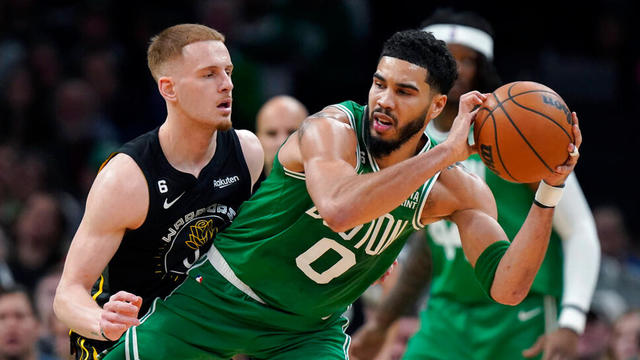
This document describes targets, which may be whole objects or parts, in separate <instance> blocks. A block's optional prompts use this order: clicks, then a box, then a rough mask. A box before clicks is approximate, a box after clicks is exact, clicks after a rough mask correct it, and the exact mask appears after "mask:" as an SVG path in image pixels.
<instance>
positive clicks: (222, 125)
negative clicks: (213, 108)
mask: <svg viewBox="0 0 640 360" xmlns="http://www.w3.org/2000/svg"><path fill="white" fill-rule="evenodd" d="M231 126H233V124H232V123H231V119H230V118H226V119H224V120H222V121H220V122H218V126H216V128H217V129H218V130H220V131H226V130H229V129H231Z"/></svg>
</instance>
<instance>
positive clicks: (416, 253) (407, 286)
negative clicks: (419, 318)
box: [372, 231, 432, 329]
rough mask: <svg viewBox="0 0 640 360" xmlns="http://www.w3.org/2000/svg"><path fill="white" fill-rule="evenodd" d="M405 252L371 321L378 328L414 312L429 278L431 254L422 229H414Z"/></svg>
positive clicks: (387, 326) (386, 326)
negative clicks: (397, 275) (397, 270)
mask: <svg viewBox="0 0 640 360" xmlns="http://www.w3.org/2000/svg"><path fill="white" fill-rule="evenodd" d="M407 245H408V246H409V248H408V251H409V253H408V256H407V259H406V261H405V262H404V263H403V264H402V267H401V271H400V274H399V277H398V281H397V282H396V284H395V286H394V287H393V289H391V291H390V292H389V294H388V295H387V296H386V297H385V298H384V299H383V300H382V302H381V303H380V304H379V305H378V308H377V309H376V311H375V313H374V314H373V316H372V321H374V322H375V323H376V326H378V327H379V328H381V329H387V328H389V326H391V324H392V323H393V322H394V321H395V320H397V319H398V318H399V317H401V316H404V315H407V313H412V315H414V314H413V313H415V309H416V308H417V306H416V305H417V302H418V301H419V300H420V299H421V297H422V295H423V294H424V292H425V289H426V288H427V287H428V285H429V282H430V280H431V273H432V266H431V254H430V250H429V247H428V245H427V241H426V239H425V236H424V232H422V231H420V232H417V233H414V234H413V235H412V237H411V238H410V239H409V242H407Z"/></svg>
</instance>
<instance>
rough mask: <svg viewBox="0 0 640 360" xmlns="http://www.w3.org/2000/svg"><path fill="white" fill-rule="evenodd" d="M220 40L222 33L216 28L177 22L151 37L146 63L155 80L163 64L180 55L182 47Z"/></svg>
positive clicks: (221, 39) (222, 36)
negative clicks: (177, 23) (199, 42)
mask: <svg viewBox="0 0 640 360" xmlns="http://www.w3.org/2000/svg"><path fill="white" fill-rule="evenodd" d="M208 40H215V41H222V42H224V35H222V34H221V33H220V32H218V31H217V30H214V29H212V28H210V27H208V26H204V25H200V24H179V25H174V26H171V27H168V28H166V29H164V30H162V31H161V32H160V33H159V34H158V35H156V36H154V37H152V38H151V42H150V44H149V48H148V49H147V65H148V66H149V70H150V71H151V75H152V76H153V78H154V79H155V80H156V81H157V80H158V78H159V77H160V76H161V75H162V72H163V68H164V65H165V64H166V63H167V62H168V61H170V60H173V59H175V58H177V57H179V56H181V55H182V48H183V47H185V46H187V45H189V44H191V43H195V42H198V41H208Z"/></svg>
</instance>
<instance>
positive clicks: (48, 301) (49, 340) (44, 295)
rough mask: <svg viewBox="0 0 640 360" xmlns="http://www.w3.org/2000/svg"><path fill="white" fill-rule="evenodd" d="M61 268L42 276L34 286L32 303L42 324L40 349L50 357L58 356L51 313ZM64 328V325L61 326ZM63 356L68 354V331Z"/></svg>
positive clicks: (53, 318) (53, 317)
mask: <svg viewBox="0 0 640 360" xmlns="http://www.w3.org/2000/svg"><path fill="white" fill-rule="evenodd" d="M61 275H62V268H61V267H56V268H53V269H52V270H51V271H49V272H48V273H46V274H45V275H44V276H42V277H41V278H40V279H39V280H38V283H37V285H36V288H35V292H34V296H33V298H34V302H35V306H36V309H37V313H38V315H39V320H40V323H41V324H42V327H41V331H40V349H42V351H43V352H45V353H47V354H50V355H52V356H59V355H58V354H57V352H56V337H57V334H56V324H55V322H56V321H57V318H56V316H55V314H54V313H53V299H54V297H55V295H56V288H57V287H58V283H59V282H60V276H61ZM63 326H64V325H63ZM65 335H66V338H65V340H66V341H65V352H64V353H65V355H66V354H69V331H68V330H67V332H66V334H65Z"/></svg>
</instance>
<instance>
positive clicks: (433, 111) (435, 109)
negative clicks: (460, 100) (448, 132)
mask: <svg viewBox="0 0 640 360" xmlns="http://www.w3.org/2000/svg"><path fill="white" fill-rule="evenodd" d="M446 104H447V95H443V94H439V95H434V96H433V100H432V101H431V108H430V109H429V121H431V120H433V119H435V118H437V117H438V115H440V113H441V112H442V109H444V106H445V105H446Z"/></svg>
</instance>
